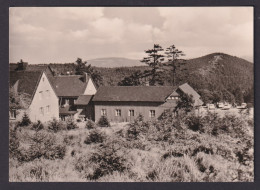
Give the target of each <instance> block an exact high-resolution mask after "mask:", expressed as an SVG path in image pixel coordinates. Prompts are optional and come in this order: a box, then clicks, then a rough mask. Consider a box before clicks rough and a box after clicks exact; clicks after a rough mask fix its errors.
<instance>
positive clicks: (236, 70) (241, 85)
mask: <svg viewBox="0 0 260 190" xmlns="http://www.w3.org/2000/svg"><path fill="white" fill-rule="evenodd" d="M181 61H182V62H184V63H185V64H184V65H182V66H181V68H180V69H179V70H178V72H177V74H176V85H180V84H183V83H185V82H188V83H189V84H190V85H191V86H192V87H193V88H194V89H196V90H197V91H198V92H199V93H200V95H201V96H202V98H203V100H204V102H212V101H213V102H214V101H215V102H216V101H218V100H226V101H229V102H234V101H236V102H241V101H246V102H253V94H254V91H253V90H254V89H253V79H254V71H253V69H254V68H253V67H254V65H253V63H251V62H248V61H246V60H244V59H241V58H238V57H235V56H230V55H227V54H224V53H213V54H209V55H206V56H202V57H199V58H195V59H189V60H181ZM49 65H50V66H51V68H52V69H53V70H55V72H56V73H59V74H67V73H71V74H73V73H74V72H75V64H73V63H71V64H53V63H52V64H49ZM29 67H30V65H29ZM31 67H33V65H32V66H31ZM34 67H35V66H34ZM10 68H11V65H10ZM93 68H94V69H95V70H97V71H98V72H100V75H101V76H102V78H103V85H106V86H107V85H111V86H116V85H118V83H119V82H121V81H122V80H123V79H124V78H125V77H129V76H131V75H133V74H134V73H135V72H137V71H141V72H144V71H145V70H149V69H150V68H149V67H148V66H135V67H116V68H103V67H93ZM171 69H172V68H171V66H170V65H169V64H167V63H164V64H163V65H162V68H161V69H160V70H161V71H162V73H163V74H162V79H163V81H164V84H163V85H171V84H172V83H171V81H172V72H171Z"/></svg>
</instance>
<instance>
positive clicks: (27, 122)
mask: <svg viewBox="0 0 260 190" xmlns="http://www.w3.org/2000/svg"><path fill="white" fill-rule="evenodd" d="M30 124H31V120H30V118H29V116H28V114H27V113H26V112H24V114H23V118H22V121H21V122H20V123H19V125H20V126H28V125H30Z"/></svg>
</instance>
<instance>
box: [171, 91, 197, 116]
mask: <svg viewBox="0 0 260 190" xmlns="http://www.w3.org/2000/svg"><path fill="white" fill-rule="evenodd" d="M193 108H194V99H193V96H192V95H189V94H186V93H182V94H181V95H180V98H179V100H178V101H177V105H176V107H175V108H174V111H175V112H178V111H179V110H184V111H185V112H186V113H188V112H191V111H192V110H193Z"/></svg>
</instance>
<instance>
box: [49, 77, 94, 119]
mask: <svg viewBox="0 0 260 190" xmlns="http://www.w3.org/2000/svg"><path fill="white" fill-rule="evenodd" d="M52 84H53V86H54V89H55V91H56V93H57V96H58V97H59V107H60V113H59V114H60V118H61V119H62V120H64V119H65V118H66V117H71V116H72V117H74V118H75V119H78V118H81V119H85V118H88V119H92V120H94V114H93V113H94V107H93V104H92V103H91V100H92V98H93V95H94V94H95V93H96V91H97V90H96V89H97V88H96V86H95V84H94V82H93V80H92V78H91V77H90V76H89V75H88V74H87V73H84V74H83V75H61V76H53V77H52Z"/></svg>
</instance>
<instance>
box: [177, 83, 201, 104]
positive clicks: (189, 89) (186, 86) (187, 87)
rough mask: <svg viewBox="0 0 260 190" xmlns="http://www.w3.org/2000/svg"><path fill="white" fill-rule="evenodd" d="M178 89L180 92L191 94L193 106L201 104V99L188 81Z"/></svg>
mask: <svg viewBox="0 0 260 190" xmlns="http://www.w3.org/2000/svg"><path fill="white" fill-rule="evenodd" d="M179 89H180V90H181V91H182V92H184V93H186V94H188V95H192V96H193V99H194V101H195V102H194V105H195V106H197V105H202V104H203V102H202V100H201V99H200V95H199V94H198V93H197V92H196V91H195V90H194V89H193V88H192V87H191V86H190V85H189V84H188V83H184V84H182V85H180V86H179Z"/></svg>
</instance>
